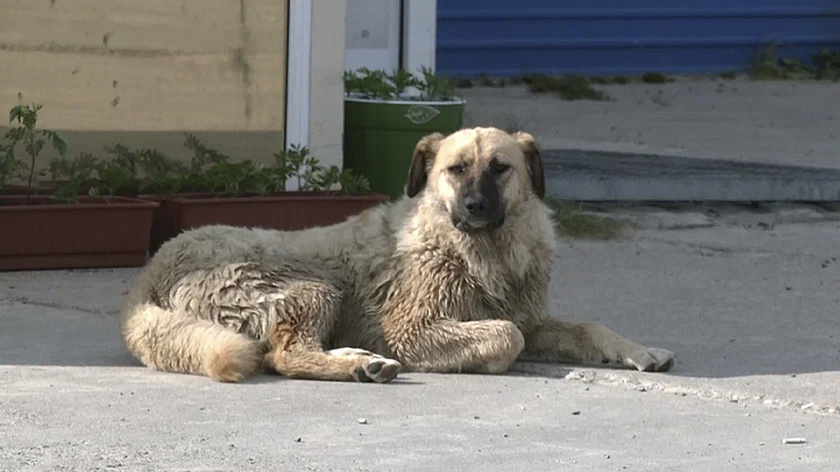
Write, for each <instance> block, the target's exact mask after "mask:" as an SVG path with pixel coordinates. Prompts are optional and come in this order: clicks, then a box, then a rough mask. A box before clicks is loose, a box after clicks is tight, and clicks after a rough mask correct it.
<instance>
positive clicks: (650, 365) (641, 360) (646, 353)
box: [623, 346, 674, 372]
mask: <svg viewBox="0 0 840 472" xmlns="http://www.w3.org/2000/svg"><path fill="white" fill-rule="evenodd" d="M623 364H624V365H626V366H628V367H633V368H635V369H638V370H640V371H643V372H665V371H667V370H669V369H670V368H671V367H673V365H674V353H673V352H671V351H668V350H666V349H659V348H656V347H644V346H640V347H639V348H637V349H635V350H634V351H633V352H631V353H630V355H628V356H626V357H625V358H624V362H623Z"/></svg>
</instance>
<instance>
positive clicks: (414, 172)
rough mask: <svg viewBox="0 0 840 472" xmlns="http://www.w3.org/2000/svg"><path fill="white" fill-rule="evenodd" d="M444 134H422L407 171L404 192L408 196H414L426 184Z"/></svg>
mask: <svg viewBox="0 0 840 472" xmlns="http://www.w3.org/2000/svg"><path fill="white" fill-rule="evenodd" d="M443 138H444V136H443V135H442V134H440V133H433V134H430V135H428V136H424V137H423V139H421V140H420V141H419V142H418V143H417V146H416V147H415V148H414V157H412V159H411V169H409V171H408V186H407V187H406V190H405V193H406V195H408V198H414V196H415V195H417V194H418V193H420V191H421V190H423V188H424V187H425V186H426V181H427V180H428V178H429V170H431V168H432V164H434V162H435V155H437V152H438V149H440V142H441V141H442V140H443Z"/></svg>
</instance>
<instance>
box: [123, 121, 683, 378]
mask: <svg viewBox="0 0 840 472" xmlns="http://www.w3.org/2000/svg"><path fill="white" fill-rule="evenodd" d="M405 193H406V194H405V195H404V196H403V197H402V198H401V199H399V200H397V201H395V202H393V203H384V204H382V205H380V206H378V207H375V208H372V209H369V210H367V211H365V212H362V213H360V214H358V215H355V216H352V217H350V218H348V219H347V220H345V221H344V222H341V223H338V224H336V225H332V226H328V227H318V228H310V229H306V230H301V231H293V232H283V231H275V230H268V229H259V228H240V227H232V226H225V225H213V226H205V227H200V228H196V229H193V230H189V231H186V232H184V233H181V234H180V235H179V236H176V237H175V238H173V239H171V240H169V241H168V242H166V243H165V244H164V245H163V246H162V247H161V248H160V249H159V251H158V252H157V253H156V254H155V255H154V256H153V257H152V258H151V259H150V261H149V263H148V264H147V265H146V267H145V268H144V269H143V271H142V273H141V275H140V276H139V278H138V281H137V283H136V284H135V286H134V287H133V289H132V290H131V292H130V293H129V294H128V296H127V298H126V302H125V304H124V306H123V309H122V311H121V313H120V326H121V333H122V339H123V341H124V343H125V345H126V347H127V348H128V350H129V351H130V352H131V353H132V354H133V355H134V356H135V357H136V358H138V359H139V360H140V361H141V362H142V363H143V364H145V365H146V366H149V367H152V368H154V369H158V370H161V371H167V372H181V373H190V374H201V375H206V376H209V377H211V378H212V379H214V380H217V381H222V382H237V381H240V380H242V379H245V378H246V377H248V376H251V375H253V374H255V373H258V372H262V371H269V372H271V371H273V372H276V373H278V374H280V375H283V376H287V377H290V378H301V379H315V380H335V381H359V382H377V383H383V382H388V381H390V380H392V379H393V378H395V377H396V376H397V375H398V374H399V373H400V372H401V371H404V370H408V371H422V372H475V373H488V374H500V373H503V372H505V371H506V370H507V369H508V367H509V366H510V365H511V364H512V363H513V362H514V361H515V360H517V359H523V360H536V361H543V362H576V363H590V362H591V363H613V364H617V365H618V366H624V367H626V368H635V369H638V370H643V371H665V370H668V369H669V368H670V367H671V366H672V364H673V359H674V354H673V353H672V352H670V351H667V350H664V349H657V348H651V347H645V346H642V345H640V344H637V343H635V342H633V341H630V340H628V339H626V338H624V337H622V336H620V335H618V334H616V333H614V332H613V331H611V330H610V329H608V328H607V327H605V326H603V325H600V324H594V323H570V322H565V321H561V320H559V319H557V318H554V317H551V316H549V314H548V312H547V306H548V283H549V276H550V272H551V268H552V261H553V254H554V250H555V244H556V243H555V241H556V234H555V229H554V225H553V224H552V219H551V210H550V209H549V207H548V206H547V205H546V204H545V203H544V201H543V199H544V197H545V176H544V172H543V164H542V160H541V158H540V151H539V149H538V146H537V144H536V143H535V141H534V138H533V137H532V136H531V135H530V134H528V133H525V132H516V133H513V134H510V133H507V132H505V131H502V130H499V129H495V128H473V129H462V130H460V131H457V132H455V133H453V134H450V135H449V136H443V135H441V134H439V133H435V134H431V135H428V136H426V137H424V138H423V139H421V140H420V141H419V142H418V143H417V145H416V148H415V150H414V153H413V157H412V162H411V165H410V170H409V175H408V182H407V184H406V187H405Z"/></svg>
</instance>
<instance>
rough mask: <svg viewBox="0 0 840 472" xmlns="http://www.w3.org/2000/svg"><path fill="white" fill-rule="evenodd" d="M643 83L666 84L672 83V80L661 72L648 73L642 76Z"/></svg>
mask: <svg viewBox="0 0 840 472" xmlns="http://www.w3.org/2000/svg"><path fill="white" fill-rule="evenodd" d="M642 82H644V83H646V84H664V83H666V82H671V79H669V78H668V77H665V75H664V74H660V73H659V72H646V73H644V74H642Z"/></svg>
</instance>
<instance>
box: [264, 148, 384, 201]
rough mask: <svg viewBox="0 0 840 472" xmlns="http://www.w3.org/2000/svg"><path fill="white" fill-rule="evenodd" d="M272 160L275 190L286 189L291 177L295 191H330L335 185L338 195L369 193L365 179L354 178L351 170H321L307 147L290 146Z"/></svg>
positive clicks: (316, 159) (333, 167)
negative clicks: (293, 180)
mask: <svg viewBox="0 0 840 472" xmlns="http://www.w3.org/2000/svg"><path fill="white" fill-rule="evenodd" d="M274 159H275V166H274V169H273V176H272V177H273V178H272V180H273V181H274V182H275V186H274V188H275V191H282V190H285V185H286V181H287V180H288V179H290V178H294V179H296V180H297V186H298V189H300V190H303V191H331V190H332V189H333V187H335V186H336V185H338V186H339V192H341V193H345V194H357V193H364V192H367V191H369V190H370V183H369V182H368V180H367V178H366V177H364V176H361V175H355V174H354V173H353V172H352V171H351V170H350V169H344V170H341V169H339V168H338V166H330V167H327V168H324V167H322V166H321V164H320V162H319V160H318V158H316V157H314V156H312V155H311V154H310V153H309V149H307V148H306V147H301V146H298V145H295V144H292V145H291V146H289V150H288V151H280V152H277V153H275V154H274Z"/></svg>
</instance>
